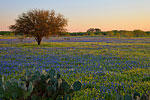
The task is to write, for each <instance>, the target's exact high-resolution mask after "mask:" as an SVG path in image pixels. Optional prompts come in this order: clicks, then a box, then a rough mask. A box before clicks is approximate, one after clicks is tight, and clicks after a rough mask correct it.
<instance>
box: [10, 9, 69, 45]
mask: <svg viewBox="0 0 150 100" xmlns="http://www.w3.org/2000/svg"><path fill="white" fill-rule="evenodd" d="M66 26H67V19H66V18H64V16H63V15H62V14H60V13H59V14H56V13H55V11H54V10H51V11H49V10H40V9H33V10H30V11H28V12H27V13H22V14H21V15H20V16H19V18H18V19H16V23H15V25H11V26H10V27H9V28H10V29H11V30H12V31H13V32H14V33H15V34H20V33H22V34H23V35H25V36H31V37H34V38H35V40H36V41H37V43H38V45H40V43H41V41H42V39H43V37H49V36H52V35H61V34H62V33H63V32H66V29H65V27H66Z"/></svg>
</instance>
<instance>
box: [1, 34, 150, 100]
mask: <svg viewBox="0 0 150 100" xmlns="http://www.w3.org/2000/svg"><path fill="white" fill-rule="evenodd" d="M50 68H54V69H55V70H56V71H57V72H59V73H61V75H62V77H63V78H64V79H65V80H67V82H69V83H70V84H71V83H73V82H74V81H76V80H79V81H80V82H81V83H82V89H81V91H79V92H76V93H75V96H74V100H97V99H99V100H101V99H105V100H114V99H115V94H116V92H117V91H120V93H121V94H122V95H125V94H126V93H133V92H134V91H137V92H139V93H140V94H142V93H144V92H145V91H148V90H150V38H130V39H127V38H104V37H103V38H101V37H84V38H83V37H72V38H71V39H70V40H64V39H63V38H62V37H60V38H59V37H53V38H50V39H48V40H46V39H45V40H43V42H42V45H40V46H38V45H37V44H36V42H35V41H34V40H32V39H29V40H26V41H25V42H24V43H20V42H19V41H18V40H17V39H15V38H14V37H13V38H11V37H0V74H1V75H4V76H5V78H6V79H9V78H17V79H18V78H19V77H20V76H21V75H23V73H24V70H25V69H31V70H33V71H34V70H40V71H42V70H43V69H45V70H46V71H48V70H49V69H50Z"/></svg>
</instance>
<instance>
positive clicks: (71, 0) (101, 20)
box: [0, 0, 150, 32]
mask: <svg viewBox="0 0 150 100" xmlns="http://www.w3.org/2000/svg"><path fill="white" fill-rule="evenodd" d="M35 8H37V9H44V10H50V11H51V10H55V11H56V13H60V14H62V15H64V17H65V18H67V19H68V26H67V27H66V28H67V29H68V32H85V31H87V30H88V29H89V28H100V29H101V30H102V31H109V30H135V29H140V30H144V31H150V0H0V31H6V30H9V28H8V26H10V25H13V24H15V19H17V18H18V16H19V15H21V14H22V13H23V12H27V11H29V10H31V9H35Z"/></svg>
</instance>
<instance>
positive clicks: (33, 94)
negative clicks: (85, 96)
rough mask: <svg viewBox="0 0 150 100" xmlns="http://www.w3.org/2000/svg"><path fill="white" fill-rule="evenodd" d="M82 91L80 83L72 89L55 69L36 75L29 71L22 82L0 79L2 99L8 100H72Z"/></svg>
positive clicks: (22, 78)
mask: <svg viewBox="0 0 150 100" xmlns="http://www.w3.org/2000/svg"><path fill="white" fill-rule="evenodd" d="M80 89H81V83H80V82H79V81H76V82H75V83H74V84H73V88H71V86H70V85H69V84H68V83H67V82H66V81H65V80H64V79H61V76H60V74H59V73H56V72H55V70H54V69H51V70H49V72H46V71H45V70H43V71H42V72H39V71H35V72H34V73H32V72H30V71H29V70H27V71H26V73H25V76H22V77H21V80H20V81H4V78H0V99H6V100H8V99H13V100H18V99H21V100H71V99H72V96H73V92H74V91H79V90H80Z"/></svg>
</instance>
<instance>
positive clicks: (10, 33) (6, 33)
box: [0, 31, 13, 35]
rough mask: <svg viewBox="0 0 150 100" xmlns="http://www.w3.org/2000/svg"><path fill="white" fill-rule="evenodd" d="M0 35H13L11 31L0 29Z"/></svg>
mask: <svg viewBox="0 0 150 100" xmlns="http://www.w3.org/2000/svg"><path fill="white" fill-rule="evenodd" d="M0 35H13V33H12V32H11V31H0Z"/></svg>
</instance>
